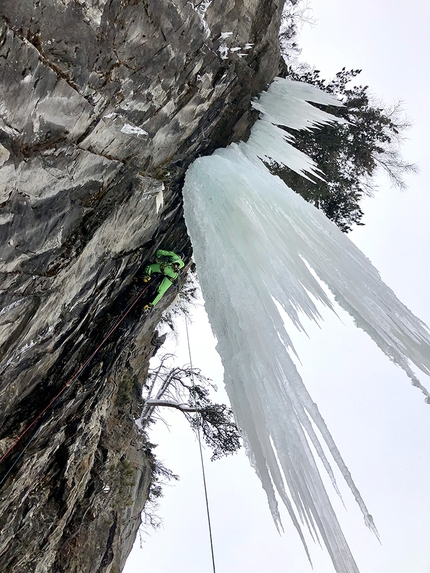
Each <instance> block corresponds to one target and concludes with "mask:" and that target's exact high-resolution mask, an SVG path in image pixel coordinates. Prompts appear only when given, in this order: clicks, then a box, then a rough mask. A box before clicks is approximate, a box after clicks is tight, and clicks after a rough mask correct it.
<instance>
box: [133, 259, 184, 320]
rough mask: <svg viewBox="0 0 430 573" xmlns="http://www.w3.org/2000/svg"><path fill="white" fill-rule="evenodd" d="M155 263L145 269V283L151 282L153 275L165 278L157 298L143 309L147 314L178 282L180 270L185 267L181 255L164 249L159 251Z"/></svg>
mask: <svg viewBox="0 0 430 573" xmlns="http://www.w3.org/2000/svg"><path fill="white" fill-rule="evenodd" d="M155 261H156V262H155V263H154V264H152V265H148V266H147V267H145V271H144V272H145V275H144V277H143V281H144V282H145V283H146V282H148V281H150V280H151V275H152V273H163V275H164V278H163V280H162V281H161V283H160V286H159V287H158V290H157V296H156V297H155V298H154V300H153V301H152V302H150V303H149V304H146V305H145V306H144V307H143V310H144V311H146V312H148V311H149V310H151V308H153V307H154V306H155V305H156V304H157V302H158V301H159V300H160V299H161V297H162V296H163V295H164V293H165V292H166V290H167V289H168V288H169V287H170V286H171V285H172V284H173V283H174V282H175V281H176V279H177V278H178V275H179V271H180V269H182V268H183V266H184V265H185V263H184V261H183V260H182V258H181V257H180V256H179V255H177V254H176V253H174V252H173V251H163V250H162V249H159V250H158V251H157V252H156V253H155Z"/></svg>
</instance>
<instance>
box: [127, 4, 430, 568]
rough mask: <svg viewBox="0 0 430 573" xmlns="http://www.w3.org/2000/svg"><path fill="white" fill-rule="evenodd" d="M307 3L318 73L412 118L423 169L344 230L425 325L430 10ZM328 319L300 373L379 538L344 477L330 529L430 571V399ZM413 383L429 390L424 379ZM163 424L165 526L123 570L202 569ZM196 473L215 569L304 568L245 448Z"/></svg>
mask: <svg viewBox="0 0 430 573" xmlns="http://www.w3.org/2000/svg"><path fill="white" fill-rule="evenodd" d="M313 10H314V14H313V15H314V18H316V19H317V24H316V25H315V27H313V28H310V27H305V28H304V29H303V31H302V35H301V39H300V44H301V46H302V48H303V52H302V59H303V60H305V61H307V62H308V63H310V64H313V65H315V66H316V67H317V68H318V69H320V70H321V71H322V75H323V77H331V76H332V75H333V74H334V73H335V72H336V71H338V70H340V69H341V68H342V67H344V66H345V67H346V68H362V69H363V72H362V74H361V76H360V78H361V82H360V83H363V84H366V85H369V86H370V88H371V91H372V92H373V93H374V94H375V95H377V96H378V97H380V98H382V99H383V100H384V101H385V102H387V103H393V102H394V101H396V100H398V99H401V100H403V101H404V106H405V109H406V111H407V114H408V116H409V117H410V118H411V120H412V122H413V124H414V125H413V128H412V129H411V130H410V132H409V138H410V139H409V141H407V142H406V144H405V146H404V155H405V156H406V158H407V159H409V160H411V161H414V162H417V163H418V164H419V166H420V173H419V174H418V175H415V176H411V177H410V178H409V179H408V184H409V189H408V191H406V192H402V193H401V192H399V191H396V190H393V189H391V188H390V187H389V186H388V185H387V184H385V183H384V182H383V183H382V185H381V189H380V191H379V192H378V194H377V195H376V197H375V198H374V199H371V200H369V201H367V203H366V205H365V213H366V215H365V222H366V226H365V227H361V228H359V229H358V230H357V231H355V232H354V233H353V234H352V235H351V234H350V237H351V238H352V239H353V240H354V241H355V242H356V244H358V246H359V247H360V248H361V249H362V250H363V251H364V252H365V254H366V255H367V256H368V257H369V258H370V259H371V261H372V262H373V263H374V264H375V266H376V267H377V268H378V269H379V270H380V272H381V274H382V277H383V279H384V280H385V281H386V282H387V283H388V285H389V286H390V287H391V288H393V290H394V291H395V292H396V294H397V296H398V297H399V298H400V300H402V302H404V303H405V304H406V305H407V306H408V307H409V308H410V309H411V310H412V311H413V312H414V313H415V314H416V315H418V316H419V317H420V318H421V319H423V320H424V321H425V322H426V323H427V324H430V301H429V297H428V290H429V288H428V283H429V277H430V262H429V256H428V249H429V246H430V228H429V225H428V219H429V212H430V193H429V191H428V185H427V181H429V180H430V167H429V165H430V161H429V159H430V157H429V145H428V137H429V135H428V134H429V133H430V120H429V113H428V104H427V100H428V97H429V93H430V79H429V74H428V73H427V72H428V65H427V58H428V55H429V54H430V34H429V33H428V27H429V24H430V7H429V5H428V4H427V3H425V2H424V1H419V0H412V1H409V2H408V4H407V5H405V4H404V3H399V4H397V3H395V2H388V0H377V3H376V2H375V0H373V1H371V0H362V1H361V2H345V0H344V1H341V0H324V1H322V2H319V3H316V2H315V6H314V7H313ZM244 292H246V287H245V286H244ZM201 315H202V312H201V310H198V311H197V316H196V319H195V321H194V324H193V325H192V326H191V328H190V334H191V344H192V351H193V362H194V365H195V366H198V367H200V368H201V369H202V370H203V372H204V373H205V374H206V375H208V376H210V377H212V378H213V379H214V380H217V382H218V384H219V386H222V382H221V379H220V372H221V366H220V363H219V359H218V357H217V355H216V353H215V352H214V350H213V345H214V343H213V341H212V340H211V336H210V328H209V326H208V325H207V323H205V321H204V318H202V316H201ZM327 316H328V320H327V322H326V323H325V324H324V325H323V328H322V329H318V328H312V327H310V329H312V335H311V340H310V341H304V340H303V341H302V340H301V339H300V340H299V339H298V342H297V344H298V345H299V351H300V356H301V359H302V362H303V368H302V369H301V374H302V377H303V379H304V381H305V384H306V385H307V387H308V389H309V390H310V393H311V395H312V397H313V398H314V400H315V401H316V402H317V404H318V406H319V408H320V410H321V413H322V414H323V416H324V418H325V419H326V422H327V424H328V426H329V428H330V430H331V432H332V435H333V437H334V439H335V441H336V443H337V445H338V446H339V449H340V451H341V453H342V454H343V456H344V459H345V461H346V463H347V465H348V466H349V469H350V470H351V472H352V475H353V478H354V479H355V482H356V484H357V486H358V487H359V489H360V491H361V493H362V495H363V497H364V500H365V502H366V504H367V506H368V508H369V510H370V512H371V513H372V515H373V517H374V519H375V523H376V525H377V527H378V529H379V533H380V535H381V540H382V545H380V544H379V543H378V542H377V540H376V539H375V538H374V536H373V535H372V534H371V533H370V532H369V531H368V530H367V529H366V527H365V526H364V524H363V521H362V518H361V514H360V512H359V510H358V509H357V508H356V506H355V502H354V500H353V499H351V495H350V494H349V493H348V491H347V490H346V489H345V488H344V487H342V486H343V484H342V479H341V478H340V479H339V485H340V486H341V489H342V492H343V493H344V494H345V495H344V499H345V503H346V506H347V510H345V509H344V508H343V506H342V505H341V504H340V503H339V502H338V501H337V500H336V499H335V497H334V496H333V497H332V499H333V503H334V504H335V507H336V510H337V513H338V517H339V520H340V523H341V525H342V527H343V529H344V532H345V534H346V537H347V539H348V542H349V543H350V546H351V548H352V551H353V554H354V556H355V558H356V561H357V564H358V566H359V569H360V571H361V573H381V572H382V573H385V572H390V573H405V572H408V573H409V572H410V573H429V572H430V550H429V544H428V540H429V536H430V496H429V484H430V405H426V404H425V403H424V400H423V396H422V394H421V393H420V392H419V391H418V390H416V389H415V388H413V387H412V386H411V385H410V384H409V381H408V379H407V378H406V375H404V374H403V372H402V371H401V370H400V369H398V368H395V367H394V366H393V365H392V364H391V363H390V362H389V361H388V359H387V358H386V357H385V356H383V355H382V353H381V352H380V351H379V350H378V349H377V348H376V346H375V345H374V343H372V342H371V341H370V340H368V339H367V337H366V335H365V334H364V333H362V332H360V331H358V330H357V329H355V328H354V327H353V326H352V324H351V320H350V319H349V318H348V317H345V315H343V314H342V321H343V323H342V322H341V321H339V320H337V319H335V320H333V319H332V318H331V317H330V316H329V314H327ZM177 353H178V356H179V359H178V361H179V363H181V364H182V363H186V362H188V357H187V354H186V353H185V352H184V350H181V349H179V350H178V352H177ZM180 353H182V354H180ZM421 380H422V381H424V383H425V384H426V385H427V387H428V388H429V387H430V383H429V380H428V379H427V380H425V377H424V376H422V377H421ZM219 400H220V401H222V400H224V398H223V396H220V398H219ZM170 420H172V425H171V428H170V431H168V430H167V429H166V428H164V427H162V426H161V427H159V428H157V430H156V435H155V436H152V440H153V441H156V442H158V443H159V444H160V446H159V447H158V448H157V451H158V456H159V457H160V458H161V459H162V460H164V462H165V465H167V466H168V467H169V468H171V469H172V470H173V471H174V472H176V473H178V474H179V475H180V477H181V481H180V482H179V483H177V484H176V483H174V484H172V485H171V486H167V487H166V488H165V497H164V498H163V500H162V502H161V505H160V508H159V514H160V516H161V517H162V518H163V521H164V527H163V529H161V530H159V531H157V532H153V533H151V534H150V535H149V536H147V535H145V536H144V540H145V543H144V546H143V549H139V547H136V548H135V549H134V550H133V552H132V554H131V556H130V558H129V561H128V563H127V566H126V568H125V573H137V572H143V571H147V570H150V571H151V573H205V572H208V573H210V572H211V571H212V569H211V559H210V550H209V544H208V536H207V525H206V516H205V506H204V497H203V491H202V485H201V473H200V466H199V458H198V449H197V444H196V442H195V440H194V437H193V434H192V433H191V430H189V429H188V428H187V426H186V425H185V424H184V423H183V421H182V419H181V416H180V414H179V413H176V412H175V413H173V414H172V416H171V418H170ZM206 467H207V480H208V487H209V497H210V504H211V513H212V525H213V534H214V543H215V557H216V564H217V573H238V572H242V571H246V572H247V573H256V572H259V573H265V572H266V571H271V573H310V572H311V571H312V569H311V568H310V566H309V564H308V562H307V560H306V557H305V555H304V551H303V550H302V547H301V544H300V541H299V539H298V536H297V534H296V533H295V531H294V529H293V528H292V527H291V526H290V523H289V519H288V516H285V517H284V526H285V534H284V535H282V536H279V535H278V534H277V532H276V529H275V527H274V525H273V522H272V520H271V516H270V512H269V509H268V507H267V504H266V501H265V496H264V493H263V490H262V488H261V486H260V484H259V481H258V479H257V477H256V476H255V474H254V472H253V470H252V469H251V468H250V466H249V464H248V462H247V459H246V457H245V455H244V454H243V453H242V454H241V455H237V456H234V457H230V458H225V459H224V460H221V461H218V462H214V463H211V462H209V461H208V462H207V463H206ZM328 487H329V486H328ZM310 549H311V554H312V555H313V558H314V565H315V567H314V571H315V572H316V573H332V572H333V568H332V566H331V562H330V560H329V558H328V557H327V556H326V555H325V552H324V551H321V550H320V549H319V547H318V546H314V545H312V542H311V547H310Z"/></svg>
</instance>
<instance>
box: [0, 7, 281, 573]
mask: <svg viewBox="0 0 430 573" xmlns="http://www.w3.org/2000/svg"><path fill="white" fill-rule="evenodd" d="M282 4H283V2H282V1H277V0H247V1H241V2H239V1H236V2H235V1H234V0H217V1H213V2H212V3H210V2H202V3H200V4H196V5H195V6H193V4H192V3H191V2H187V1H185V0H183V1H176V2H170V1H168V0H150V1H142V0H22V1H20V2H17V1H16V0H3V1H2V3H1V5H0V15H1V16H2V18H1V20H0V144H1V145H0V165H1V167H0V195H1V197H0V207H1V211H0V239H1V240H0V252H1V268H0V272H1V275H0V276H1V283H0V289H1V290H0V345H1V346H0V361H1V362H0V376H1V382H0V404H1V414H2V422H1V430H0V454H1V453H3V452H5V451H6V450H7V449H8V448H9V446H10V445H11V444H13V443H14V440H15V439H16V437H17V436H18V435H19V434H20V433H21V432H22V431H23V430H25V428H26V427H28V425H29V424H30V423H31V422H32V421H33V420H34V419H35V418H36V417H37V416H38V414H39V413H40V412H41V411H42V410H43V409H44V407H45V406H46V405H47V404H48V403H49V402H50V401H51V399H52V398H53V396H55V395H56V393H57V392H58V391H59V390H60V389H61V388H62V387H63V386H64V384H65V383H66V382H67V380H68V379H70V377H71V376H72V375H73V374H74V373H75V372H76V371H77V370H78V369H79V366H80V364H82V363H84V362H85V360H86V358H87V357H88V356H90V355H91V353H92V352H93V351H94V350H95V348H97V346H98V344H99V343H100V341H101V340H102V339H103V337H104V336H105V335H106V334H107V333H108V331H109V329H110V328H111V327H112V325H113V324H115V322H116V320H117V319H118V317H119V316H120V315H121V313H122V312H123V311H124V309H125V308H126V306H127V304H129V303H130V301H132V300H133V297H135V296H136V294H137V293H138V291H139V288H140V286H139V283H136V282H135V281H134V279H135V278H136V277H139V276H141V274H142V269H143V267H144V265H145V264H146V263H147V262H148V261H149V260H151V258H152V257H153V255H154V253H155V250H156V249H157V248H159V247H161V248H169V249H170V248H172V249H173V248H174V249H179V250H181V251H184V252H185V253H186V254H187V256H190V254H191V252H190V244H189V239H188V237H187V233H186V229H185V225H184V222H183V218H182V201H181V194H180V188H181V183H182V179H183V175H184V172H185V170H186V168H187V166H188V165H189V164H190V163H191V162H192V161H193V160H194V159H195V158H196V157H197V156H199V155H201V154H207V153H210V152H211V151H212V150H213V149H215V148H216V147H220V146H225V145H227V144H228V143H230V142H231V141H233V140H237V139H240V138H242V137H246V134H247V133H248V130H249V127H250V125H251V124H252V122H253V120H254V119H255V117H254V116H253V114H252V112H250V100H251V98H252V97H253V96H255V95H256V94H257V93H258V92H259V91H261V90H262V89H264V88H265V87H266V85H267V84H268V83H269V82H270V81H271V79H272V78H273V77H274V75H276V73H277V70H278V63H279V51H278V40H277V34H278V28H279V21H280V11H281V8H282ZM173 296H174V295H173V294H170V295H169V296H166V297H165V299H163V301H162V302H161V303H160V304H159V306H157V308H156V310H155V311H154V312H153V313H152V314H151V315H150V316H149V317H146V318H145V317H144V316H143V315H142V312H141V311H142V305H143V303H144V299H142V300H141V301H140V302H139V303H138V304H137V305H136V307H135V308H133V311H132V312H131V313H130V314H129V315H128V316H127V318H126V319H125V320H124V322H123V323H122V324H121V326H120V327H119V328H118V329H117V330H116V331H115V333H114V334H113V335H112V336H111V337H110V338H109V340H108V341H107V343H106V344H105V345H104V346H103V347H102V348H101V350H100V351H99V352H98V353H97V355H96V357H95V358H94V360H92V361H91V363H90V364H89V365H88V366H87V367H86V368H85V370H84V371H83V372H82V373H81V375H80V376H79V378H78V379H77V380H76V382H75V383H74V384H73V386H71V387H70V389H68V391H67V393H65V394H64V396H63V397H62V399H61V400H60V401H59V402H58V403H57V404H56V405H55V408H54V409H51V410H50V412H49V416H46V417H44V418H42V419H41V421H40V424H39V423H38V424H37V425H36V426H35V428H34V429H37V428H40V429H39V431H38V433H37V435H36V436H35V438H34V440H33V441H32V443H31V445H30V446H29V448H28V449H27V450H26V452H25V454H24V455H23V456H22V458H21V459H20V460H19V461H18V463H17V464H16V466H15V467H14V469H13V471H12V472H11V473H10V475H9V476H8V478H7V480H6V481H5V482H4V484H3V486H2V488H1V490H0V507H1V511H0V515H1V516H0V527H1V537H0V570H1V571H2V573H11V572H12V571H14V572H16V571H20V572H21V573H25V572H28V573H30V572H31V573H45V572H66V571H67V573H73V572H76V573H87V572H88V573H90V572H91V573H92V572H100V573H101V572H103V573H108V572H111V573H113V572H115V571H116V572H119V571H121V569H122V567H123V565H124V562H125V559H126V556H127V555H128V552H129V551H130V549H131V546H132V543H133V540H134V537H135V535H136V531H137V528H138V526H139V523H140V513H141V510H142V507H143V505H144V503H145V501H146V499H147V496H148V491H149V488H150V486H151V480H152V465H153V460H152V457H151V454H150V452H149V451H148V447H147V444H146V443H145V440H144V438H143V436H141V435H139V432H138V430H137V427H136V426H135V424H134V417H135V416H136V415H137V413H138V411H139V408H140V407H141V403H140V388H141V385H142V383H143V381H144V379H145V376H146V373H147V367H148V360H149V358H150V357H151V356H152V355H153V354H154V352H155V350H156V346H157V344H156V340H155V339H154V332H155V328H156V324H157V321H158V320H159V318H160V316H161V312H162V311H163V310H164V309H165V308H166V306H167V305H168V304H169V303H170V302H171V300H172V298H173ZM33 434H34V432H33V430H32V431H30V432H29V433H28V434H26V436H25V438H23V440H22V443H20V444H18V446H17V447H16V448H15V449H14V450H13V452H12V453H11V454H10V455H9V456H8V457H7V458H6V459H5V461H4V463H3V464H1V475H4V473H5V472H7V471H8V469H9V467H10V465H11V463H13V461H14V459H16V456H17V455H18V454H19V452H20V449H22V447H23V445H24V444H25V443H26V441H27V440H28V438H29V437H30V436H32V435H33Z"/></svg>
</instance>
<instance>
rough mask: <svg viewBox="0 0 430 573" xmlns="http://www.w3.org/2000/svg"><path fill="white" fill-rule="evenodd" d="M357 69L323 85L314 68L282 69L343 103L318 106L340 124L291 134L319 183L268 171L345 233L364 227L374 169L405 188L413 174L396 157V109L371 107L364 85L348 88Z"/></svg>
mask: <svg viewBox="0 0 430 573" xmlns="http://www.w3.org/2000/svg"><path fill="white" fill-rule="evenodd" d="M360 71H361V70H346V69H345V68H343V69H342V70H341V71H340V72H338V73H337V74H336V76H335V78H334V79H333V80H331V81H327V80H324V79H322V78H321V77H320V72H319V71H318V70H309V71H306V72H304V73H297V72H291V71H288V70H286V73H285V75H288V77H289V78H290V79H293V80H296V81H303V82H306V83H309V84H313V85H315V86H317V87H318V88H320V89H321V90H323V91H325V92H328V93H331V94H333V95H334V96H336V97H337V98H338V99H339V100H340V101H342V104H343V105H342V106H341V107H338V106H318V107H321V108H322V107H324V109H325V110H326V111H328V112H329V113H331V114H332V115H334V116H336V117H339V118H341V119H342V120H344V121H343V122H342V123H338V122H334V123H331V124H327V125H325V126H323V127H321V128H316V129H312V130H307V131H306V130H303V131H300V132H294V133H293V135H294V137H295V146H296V147H297V148H298V149H300V150H301V151H303V152H304V153H306V154H307V155H308V156H309V157H311V158H312V159H313V161H314V162H315V164H316V165H317V167H318V169H319V170H320V172H321V176H322V177H323V179H322V180H320V179H317V178H316V177H312V176H311V179H312V181H308V180H306V179H304V178H303V177H301V176H300V175H297V174H296V173H294V172H293V171H291V170H290V169H287V168H284V167H281V166H279V165H276V164H275V165H273V166H272V172H274V173H275V174H276V175H279V176H280V177H281V178H282V179H283V180H284V181H285V182H286V183H287V185H289V186H290V187H292V188H293V189H294V190H295V191H297V192H298V193H300V194H301V195H302V196H303V197H304V198H305V199H306V200H307V201H309V202H310V203H313V204H314V205H315V206H316V207H318V208H319V209H321V210H322V211H324V213H325V214H326V215H327V217H328V218H329V219H331V220H332V221H334V222H335V223H336V224H337V225H338V226H339V227H340V229H341V230H342V231H345V232H348V231H350V230H351V228H352V226H353V225H354V224H357V225H362V224H363V223H362V216H363V211H362V209H361V207H360V201H361V199H362V198H363V196H365V195H371V194H372V188H374V185H371V178H372V176H373V175H375V173H376V171H377V169H378V168H382V169H383V170H384V171H385V172H386V173H388V175H389V177H390V179H391V181H392V183H393V184H394V185H395V186H397V187H400V188H404V187H405V183H404V179H403V176H404V174H405V173H407V172H411V171H415V170H416V168H415V166H414V165H413V164H410V163H407V162H405V161H404V160H403V159H402V157H401V154H400V147H399V144H400V142H401V139H402V135H403V133H404V131H405V129H407V128H408V127H409V124H408V122H407V121H406V120H405V118H404V117H403V116H402V109H401V105H400V104H396V105H394V106H392V107H387V106H383V105H378V104H376V103H375V102H374V100H373V99H372V97H371V95H370V94H369V91H368V86H353V87H350V88H348V84H349V83H350V82H351V80H352V79H353V78H355V77H356V76H357V75H358V74H359V73H360Z"/></svg>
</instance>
